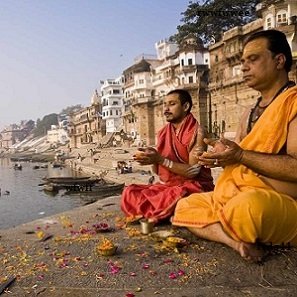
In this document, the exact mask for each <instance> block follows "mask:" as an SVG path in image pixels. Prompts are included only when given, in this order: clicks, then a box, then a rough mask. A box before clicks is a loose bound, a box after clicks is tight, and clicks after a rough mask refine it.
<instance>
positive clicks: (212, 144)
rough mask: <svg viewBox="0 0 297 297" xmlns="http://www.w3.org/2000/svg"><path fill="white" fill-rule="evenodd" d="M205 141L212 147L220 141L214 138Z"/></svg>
mask: <svg viewBox="0 0 297 297" xmlns="http://www.w3.org/2000/svg"><path fill="white" fill-rule="evenodd" d="M203 141H204V142H205V143H206V144H207V145H211V146H214V145H215V143H216V141H218V139H214V138H204V139H203Z"/></svg>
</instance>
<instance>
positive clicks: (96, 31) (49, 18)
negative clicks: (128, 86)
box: [0, 0, 189, 131]
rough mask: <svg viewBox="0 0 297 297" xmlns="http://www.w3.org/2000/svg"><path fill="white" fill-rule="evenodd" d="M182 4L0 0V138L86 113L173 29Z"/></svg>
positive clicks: (181, 0) (165, 0) (178, 0)
mask: <svg viewBox="0 0 297 297" xmlns="http://www.w3.org/2000/svg"><path fill="white" fill-rule="evenodd" d="M188 5H189V0H1V1H0V131H1V130H2V129H3V128H4V127H5V126H7V125H9V124H13V123H16V124H18V123H20V121H21V120H29V119H32V120H34V121H36V120H37V119H38V118H40V119H42V118H43V116H45V115H47V114H50V113H59V112H61V110H62V109H63V108H65V107H67V106H72V105H76V104H82V105H83V106H88V105H90V100H91V97H92V95H93V93H94V91H95V89H100V84H99V82H100V80H105V79H109V78H116V77H118V76H120V75H121V73H122V71H123V70H124V69H126V68H128V67H130V66H132V65H133V63H134V59H135V58H136V57H137V56H139V55H141V54H153V55H156V50H155V43H156V42H158V41H159V40H162V39H165V38H169V37H170V36H171V35H173V34H175V33H176V32H177V29H176V27H177V26H178V25H181V24H182V22H181V19H182V14H181V13H182V12H184V11H185V10H186V9H187V7H188Z"/></svg>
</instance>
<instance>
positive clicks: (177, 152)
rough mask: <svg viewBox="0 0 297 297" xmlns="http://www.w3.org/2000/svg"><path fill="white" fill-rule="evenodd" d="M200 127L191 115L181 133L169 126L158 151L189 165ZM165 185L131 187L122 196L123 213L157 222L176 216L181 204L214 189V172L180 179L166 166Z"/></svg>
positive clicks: (162, 173)
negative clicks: (191, 197) (186, 197)
mask: <svg viewBox="0 0 297 297" xmlns="http://www.w3.org/2000/svg"><path fill="white" fill-rule="evenodd" d="M198 128H199V124H198V122H197V120H196V119H195V118H194V117H193V115H192V114H191V113H190V114H189V115H187V116H186V118H185V119H184V120H183V122H182V124H181V126H180V127H179V130H178V131H175V128H174V127H173V125H172V124H171V123H168V124H167V125H166V126H165V127H164V128H163V129H161V130H160V132H159V133H158V145H157V151H158V152H159V153H160V154H161V155H162V156H163V157H165V158H168V159H170V160H172V161H174V162H179V163H184V164H188V163H189V152H190V151H191V149H192V148H193V146H194V145H195V143H196V137H197V133H198ZM157 174H158V175H159V177H160V181H161V183H156V184H153V185H137V184H131V185H129V186H127V187H126V188H125V189H124V191H123V194H122V199H121V209H122V211H123V212H124V213H125V214H126V216H128V217H145V218H150V219H152V220H154V221H156V222H157V221H158V220H161V219H164V218H167V217H169V216H171V215H172V214H173V211H174V208H175V205H176V203H177V201H178V200H179V199H181V198H183V197H185V196H188V195H189V194H192V193H200V192H208V191H212V190H213V188H214V185H213V179H212V177H211V171H210V169H209V168H205V167H202V168H201V171H200V173H199V175H198V176H197V177H196V178H195V179H187V178H186V177H183V176H180V175H177V174H175V173H173V172H171V171H169V170H168V169H167V168H166V167H164V166H162V165H158V166H157Z"/></svg>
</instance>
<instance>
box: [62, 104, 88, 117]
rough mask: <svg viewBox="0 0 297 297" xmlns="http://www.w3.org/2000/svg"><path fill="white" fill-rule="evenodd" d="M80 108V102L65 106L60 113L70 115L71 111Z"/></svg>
mask: <svg viewBox="0 0 297 297" xmlns="http://www.w3.org/2000/svg"><path fill="white" fill-rule="evenodd" d="M82 108H83V106H82V105H81V104H76V105H72V106H67V107H65V108H64V109H62V110H61V112H60V115H70V114H71V113H73V112H76V111H78V110H80V109H82Z"/></svg>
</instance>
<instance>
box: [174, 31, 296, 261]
mask: <svg viewBox="0 0 297 297" xmlns="http://www.w3.org/2000/svg"><path fill="white" fill-rule="evenodd" d="M241 62H242V72H243V78H244V80H245V82H246V84H247V85H248V86H249V87H251V88H253V89H255V90H257V91H259V92H260V94H261V97H260V98H259V99H258V101H257V103H256V105H255V106H254V107H253V108H251V109H249V110H248V111H247V112H246V113H245V114H244V115H243V118H242V121H241V123H240V126H239V129H238V132H237V136H236V141H235V142H233V141H230V140H227V139H221V140H219V141H211V140H208V139H206V140H205V142H206V143H207V144H210V145H212V146H213V147H214V148H213V152H207V153H203V154H202V155H201V156H200V157H199V162H198V164H200V165H203V166H207V167H216V166H222V167H224V171H223V173H222V174H221V176H220V177H219V179H218V181H217V184H216V187H215V189H214V192H210V193H201V194H192V195H190V196H189V197H186V198H183V199H181V200H180V201H179V202H178V204H177V206H176V210H175V214H174V217H173V219H172V223H173V225H176V226H183V227H187V228H188V229H189V230H190V231H191V232H193V233H194V234H195V235H197V236H198V237H201V238H204V239H208V240H212V241H217V242H220V243H223V244H226V245H227V246H230V247H231V248H233V249H234V250H236V251H237V252H238V253H239V254H240V255H241V256H242V257H243V258H245V259H247V260H250V261H254V262H257V261H260V260H261V259H262V257H263V249H260V248H259V245H257V243H263V244H272V245H282V244H285V245H289V244H290V245H292V246H296V245H297V219H296V218H297V201H296V200H297V174H296V172H297V137H296V135H297V134H296V133H297V87H296V86H295V84H294V83H293V82H291V81H289V77H288V72H289V71H290V68H291V65H292V54H291V50H290V46H289V44H288V42H287V39H286V36H285V34H283V33H282V32H280V31H276V30H267V31H261V32H257V33H255V34H253V35H251V36H250V37H248V38H247V40H246V41H245V43H244V49H243V55H242V58H241Z"/></svg>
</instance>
